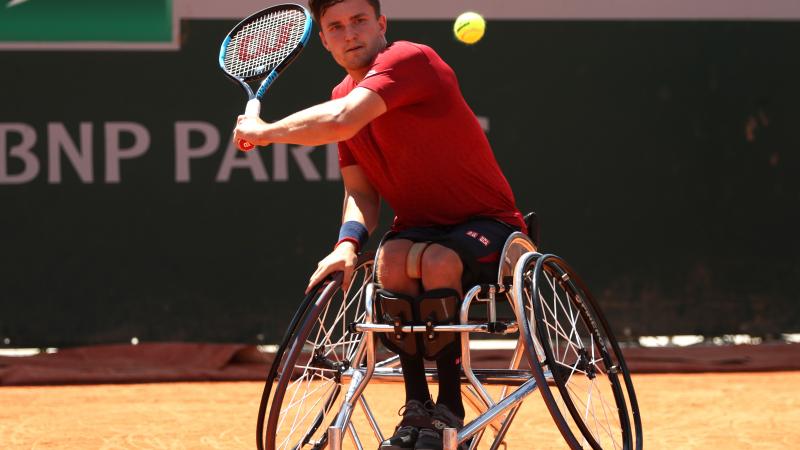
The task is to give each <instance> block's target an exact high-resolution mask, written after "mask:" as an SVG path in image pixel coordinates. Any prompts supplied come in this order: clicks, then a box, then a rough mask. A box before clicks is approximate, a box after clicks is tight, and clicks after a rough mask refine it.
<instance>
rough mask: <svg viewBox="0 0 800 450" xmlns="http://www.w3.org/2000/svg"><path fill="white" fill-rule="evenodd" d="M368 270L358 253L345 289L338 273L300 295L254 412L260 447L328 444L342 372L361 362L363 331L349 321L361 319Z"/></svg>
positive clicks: (274, 449) (369, 263) (367, 259)
mask: <svg viewBox="0 0 800 450" xmlns="http://www.w3.org/2000/svg"><path fill="white" fill-rule="evenodd" d="M372 270H373V259H372V255H362V256H361V257H360V258H359V262H358V265H357V267H356V270H355V275H354V276H353V280H352V282H351V284H350V288H349V290H348V291H347V292H344V291H343V290H342V284H341V280H342V277H341V273H339V274H337V275H336V276H334V277H333V279H332V280H330V281H329V282H328V283H326V284H323V285H321V286H317V287H316V288H315V289H314V290H313V291H312V292H311V293H310V294H309V295H308V296H307V297H306V298H305V299H304V301H303V303H302V304H301V306H300V308H299V309H298V312H297V314H296V315H295V317H294V319H293V320H292V322H291V324H290V325H289V329H288V330H287V333H286V336H285V338H284V341H283V343H282V344H281V347H280V348H279V350H278V352H277V354H276V356H275V361H273V363H272V367H271V369H270V372H269V374H268V377H267V382H266V385H265V388H264V394H263V395H262V400H261V406H260V408H259V415H258V426H257V439H258V448H259V449H260V450H261V449H266V450H285V449H290V450H300V449H322V448H325V447H326V446H327V431H328V426H329V425H330V424H331V422H332V421H333V419H335V417H336V414H337V413H338V412H339V409H340V408H341V404H342V401H343V399H344V396H345V395H344V394H345V392H343V389H342V387H343V386H342V384H343V383H342V374H343V373H344V372H346V371H347V370H348V369H350V368H351V367H353V366H354V365H358V364H360V361H358V359H361V358H360V357H359V355H358V354H357V353H358V351H359V348H360V343H361V340H362V336H363V335H362V334H360V333H351V332H350V330H349V329H348V325H349V324H351V323H353V322H362V321H363V320H364V317H365V314H366V312H365V309H364V305H365V303H364V298H363V297H364V294H365V292H364V291H365V287H366V285H367V283H369V282H370V281H371V278H372ZM345 388H346V386H345ZM265 419H266V420H265ZM265 425H266V427H265Z"/></svg>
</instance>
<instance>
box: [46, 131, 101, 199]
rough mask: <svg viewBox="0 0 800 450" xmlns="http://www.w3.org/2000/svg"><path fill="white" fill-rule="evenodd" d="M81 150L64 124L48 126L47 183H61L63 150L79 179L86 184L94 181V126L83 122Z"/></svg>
mask: <svg viewBox="0 0 800 450" xmlns="http://www.w3.org/2000/svg"><path fill="white" fill-rule="evenodd" d="M80 135H81V139H80V150H78V146H77V145H75V141H73V140H72V138H71V137H70V135H69V132H67V129H66V127H64V124H63V123H58V122H51V123H49V124H47V167H48V174H47V181H48V182H49V183H51V184H53V183H60V182H61V157H60V153H61V152H60V150H63V152H64V155H65V156H66V157H67V159H68V160H69V162H70V163H72V167H73V168H74V169H75V172H76V173H77V174H78V178H80V179H81V181H83V182H84V183H91V182H93V181H94V173H93V172H94V171H93V167H92V124H91V123H89V122H81V126H80Z"/></svg>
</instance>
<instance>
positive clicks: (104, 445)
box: [0, 372, 800, 449]
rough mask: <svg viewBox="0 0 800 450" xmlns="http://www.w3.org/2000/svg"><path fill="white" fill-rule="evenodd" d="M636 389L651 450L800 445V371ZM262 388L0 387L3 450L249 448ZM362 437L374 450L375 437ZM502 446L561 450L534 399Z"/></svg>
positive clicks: (377, 395)
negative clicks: (505, 444) (505, 443)
mask: <svg viewBox="0 0 800 450" xmlns="http://www.w3.org/2000/svg"><path fill="white" fill-rule="evenodd" d="M634 385H635V386H636V392H637V395H638V396H639V402H640V406H641V410H642V417H643V422H644V436H645V448H647V449H790V448H797V446H798V443H800V426H798V424H800V372H752V373H705V374H647V375H636V376H635V377H634ZM398 388H399V387H398V385H376V386H370V387H369V388H368V391H367V395H368V396H369V397H368V398H369V399H370V402H371V406H372V407H373V409H374V410H375V412H376V414H378V415H379V416H380V417H381V418H382V419H381V425H382V426H384V428H386V429H388V428H390V427H391V425H392V424H393V423H394V421H395V420H396V418H397V416H396V411H397V409H398V407H399V406H400V405H399V402H400V401H401V398H402V395H400V394H399V392H400V391H399V390H398ZM261 389H262V383H259V382H216V383H208V382H196V383H158V384H131V385H85V386H40V387H30V386H27V387H14V386H12V387H0V405H2V407H0V449H252V448H255V417H256V412H257V409H258V402H259V399H260V396H261ZM357 414H360V412H359V413H357ZM362 439H363V440H364V444H365V447H366V448H374V444H373V438H372V436H362ZM506 441H507V444H508V445H507V448H508V449H531V448H534V449H561V448H564V447H565V445H564V443H563V441H562V440H561V438H560V436H559V435H558V432H557V431H556V429H555V426H554V425H553V423H552V421H551V419H550V418H549V416H548V414H547V411H546V409H545V407H544V403H543V402H542V400H541V396H539V395H538V394H536V393H534V394H533V395H532V396H530V397H529V398H528V400H526V402H525V404H524V405H523V408H522V410H521V412H520V414H519V415H518V417H517V419H516V421H515V422H514V425H513V426H512V428H511V431H510V433H509V435H508V437H507V439H506ZM348 445H349V441H347V440H346V441H345V448H349V447H348Z"/></svg>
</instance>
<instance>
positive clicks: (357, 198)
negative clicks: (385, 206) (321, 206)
mask: <svg viewBox="0 0 800 450" xmlns="http://www.w3.org/2000/svg"><path fill="white" fill-rule="evenodd" d="M380 204H381V202H380V197H379V196H378V195H377V193H350V192H345V199H344V209H343V211H342V223H344V222H347V221H350V220H354V221H356V222H359V223H363V224H364V226H366V227H367V230H369V232H370V234H372V232H373V231H374V230H375V228H376V227H377V226H378V215H379V213H380Z"/></svg>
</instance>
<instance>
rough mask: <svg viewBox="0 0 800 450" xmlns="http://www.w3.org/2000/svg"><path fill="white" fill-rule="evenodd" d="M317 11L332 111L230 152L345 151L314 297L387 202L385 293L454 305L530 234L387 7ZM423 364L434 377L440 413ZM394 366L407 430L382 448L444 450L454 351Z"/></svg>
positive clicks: (327, 5)
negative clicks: (510, 240)
mask: <svg viewBox="0 0 800 450" xmlns="http://www.w3.org/2000/svg"><path fill="white" fill-rule="evenodd" d="M309 6H310V9H311V12H312V14H313V15H314V19H315V20H316V21H317V23H318V24H319V27H320V33H319V36H320V39H321V40H322V44H323V45H324V47H325V48H326V49H327V50H328V51H329V52H330V53H331V55H332V56H333V58H334V59H335V60H336V62H337V63H338V64H339V65H340V66H342V67H343V68H344V69H345V71H346V72H347V76H346V77H345V78H344V80H343V81H342V82H341V83H340V84H339V85H338V86H336V87H335V88H334V89H333V95H332V100H331V101H328V102H326V103H322V104H319V105H316V106H313V107H311V108H308V109H306V110H303V111H300V112H298V113H295V114H292V115H290V116H288V117H286V118H284V119H282V120H280V121H277V122H275V123H266V122H264V121H262V120H261V119H259V118H253V117H245V116H240V117H239V118H238V121H237V127H236V130H235V133H234V141H237V142H238V140H239V139H244V140H246V141H248V142H251V143H254V144H256V145H259V146H264V145H268V144H270V143H273V142H278V143H293V144H300V145H322V144H325V143H328V142H333V141H337V142H339V162H340V167H341V172H342V179H343V182H344V188H345V199H344V207H343V209H344V210H343V214H342V217H343V220H342V222H343V224H342V228H341V230H340V236H339V241H338V242H337V244H336V246H335V248H334V250H333V252H331V253H330V254H329V255H328V256H327V257H326V258H324V259H323V260H322V261H320V262H319V264H318V267H317V270H316V271H315V272H314V274H313V275H312V276H311V279H310V281H309V285H308V286H309V287H308V289H307V290H310V288H311V286H313V285H315V284H316V283H318V282H319V281H321V280H322V279H323V278H324V277H325V276H327V275H328V274H330V273H332V272H335V271H343V272H344V275H345V276H344V280H345V281H344V283H345V286H344V287H345V289H346V288H347V286H348V285H349V283H350V279H351V276H352V273H353V269H354V266H355V264H356V260H357V253H358V250H359V249H360V248H361V247H363V245H364V243H365V242H366V239H367V237H368V235H369V233H370V232H372V231H373V230H374V229H375V226H376V224H377V221H378V210H379V206H380V201H381V199H385V200H386V201H387V202H388V203H389V205H390V206H391V207H392V209H393V210H394V212H395V214H396V217H395V220H394V223H393V225H392V234H390V235H389V236H387V238H386V239H385V242H384V244H383V246H382V248H381V251H380V253H379V257H378V261H377V268H376V274H377V279H378V282H379V283H380V285H381V287H382V292H385V293H386V294H384V295H385V296H386V297H387V298H389V297H392V298H395V299H397V298H404V299H407V300H408V301H409V302H410V303H413V301H414V299H415V298H416V299H418V298H422V297H426V296H427V298H431V297H433V298H435V299H436V300H437V301H438V300H442V301H441V302H440V303H442V304H444V300H445V297H447V298H448V299H450V300H456V302H458V301H460V299H461V298H462V294H463V289H464V287H465V286H467V287H470V286H473V285H475V284H477V283H480V282H491V281H492V280H494V279H496V278H495V277H496V274H497V267H498V260H499V253H500V251H501V250H502V246H503V244H504V242H505V240H506V238H507V237H508V235H509V234H511V233H512V232H514V231H517V230H523V231H524V229H525V224H524V221H523V219H522V215H521V214H520V213H519V211H518V210H517V208H516V206H515V204H514V198H513V194H512V192H511V188H510V187H509V185H508V183H507V181H506V179H505V177H504V176H503V174H502V172H501V171H500V169H499V167H498V165H497V162H496V160H495V158H494V155H493V153H492V150H491V148H490V146H489V143H488V140H487V139H486V136H485V134H484V133H483V131H482V129H481V127H480V125H479V123H478V121H477V119H476V117H475V115H474V113H473V112H472V111H471V110H470V108H469V107H468V106H467V104H466V102H465V101H464V98H463V96H462V94H461V91H460V88H459V86H458V81H457V80H456V77H455V74H454V73H453V71H452V69H451V68H450V67H449V66H447V64H445V63H444V61H442V60H441V58H439V56H438V55H437V54H436V53H435V52H434V51H433V50H432V49H431V48H429V47H427V46H424V45H419V44H414V43H410V42H404V41H399V42H394V43H392V44H388V43H387V41H386V37H385V34H386V17H385V16H383V15H381V13H380V2H379V0H310V1H309ZM442 292H444V293H445V294H442ZM440 297H441V298H440ZM385 304H386V305H391V304H393V303H391V302H389V301H388V300H387V303H385ZM451 309H452V308H451ZM416 342H422V340H418V341H416ZM406 343H408V341H406ZM395 344H397V346H399V347H402V345H403V342H400V341H398V342H395ZM413 346H414V344H412V347H413ZM423 353H424V355H425V356H426V357H428V358H429V359H435V360H436V365H437V369H438V372H439V379H440V380H439V394H438V397H437V400H436V403H435V404H434V403H433V402H432V401H431V399H430V393H429V391H428V386H427V383H426V380H425V376H424V365H423V364H424V361H423V357H422V354H423ZM400 355H401V363H402V368H403V377H404V380H405V386H406V404H405V406H404V407H403V408H402V409H401V411H402V415H403V419H402V421H401V422H400V424H399V425H398V426H397V428H396V430H395V434H394V436H392V437H391V438H389V439H387V440H386V441H384V442H383V443H382V444H381V449H382V450H399V449H416V450H440V449H441V448H442V434H441V428H443V427H444V426H447V427H455V428H459V427H461V426H463V420H464V406H463V403H462V400H461V393H460V348H459V346H458V345H457V342H456V341H453V342H449V343H448V344H447V345H440V346H439V348H436V349H435V351H433V350H430V349H425V351H424V352H423V351H420V352H416V353H415V352H402V351H401V352H400Z"/></svg>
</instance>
